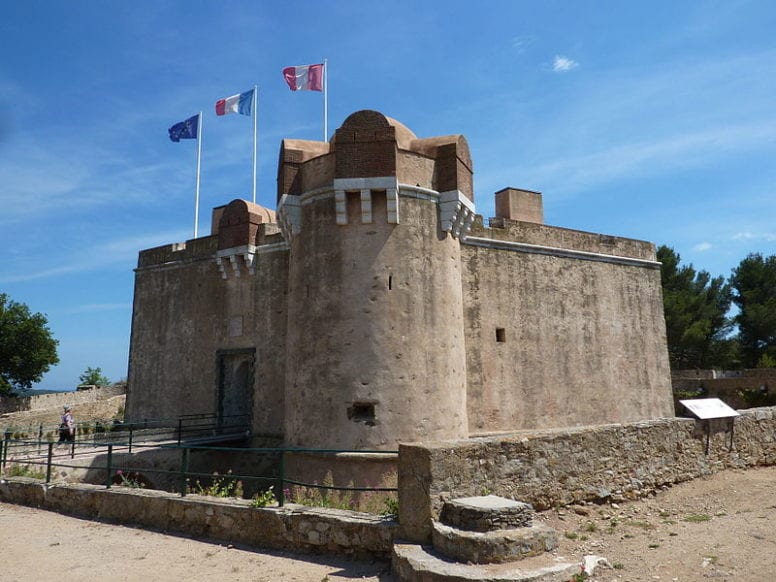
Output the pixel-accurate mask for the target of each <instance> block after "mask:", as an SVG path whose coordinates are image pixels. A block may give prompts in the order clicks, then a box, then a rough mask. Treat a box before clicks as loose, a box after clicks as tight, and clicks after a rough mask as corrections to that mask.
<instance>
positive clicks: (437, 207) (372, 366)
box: [127, 111, 673, 450]
mask: <svg viewBox="0 0 776 582" xmlns="http://www.w3.org/2000/svg"><path fill="white" fill-rule="evenodd" d="M543 220H544V216H543V210H542V206H541V195H540V194H538V193H536V192H530V191H527V190H517V189H511V188H508V189H504V190H502V191H500V192H499V193H498V194H497V217H496V218H494V219H492V220H491V223H490V226H489V227H487V226H485V224H484V223H483V221H482V218H481V217H479V216H477V215H476V214H475V205H474V187H473V165H472V159H471V155H470V153H469V148H468V145H467V142H466V140H465V138H464V137H463V136H460V135H452V136H444V137H433V138H417V137H416V136H415V135H414V134H413V133H412V132H411V131H410V130H409V129H408V128H406V127H405V126H403V125H402V124H401V123H399V122H397V121H395V120H392V119H390V118H387V117H385V116H383V115H382V114H380V113H377V112H374V111H361V112H357V113H354V114H353V115H351V116H350V117H348V118H347V119H346V120H345V122H344V123H343V125H342V126H341V127H340V128H339V129H338V130H337V131H336V133H335V135H334V137H333V138H332V140H331V141H330V142H328V143H324V142H311V141H302V140H284V141H283V144H282V146H281V149H280V160H279V166H278V211H277V216H275V213H274V212H272V211H269V210H267V209H264V208H261V207H259V206H256V205H254V204H250V203H248V202H244V201H241V200H235V201H233V202H231V203H230V204H229V205H228V206H226V207H221V208H218V209H216V210H215V212H214V218H213V227H212V233H211V234H210V235H209V236H205V237H201V238H198V239H196V240H190V241H187V242H186V243H178V244H174V245H168V246H164V247H160V248H156V249H150V250H146V251H142V252H141V253H140V258H139V261H138V268H137V270H136V283H135V300H134V313H133V327H132V340H131V351H130V363H129V378H128V382H129V390H128V396H127V417H128V419H129V420H136V419H142V418H145V417H149V418H150V417H154V418H158V417H175V416H177V415H179V414H187V413H203V412H217V413H218V414H220V415H222V416H229V415H233V414H248V415H249V416H250V419H251V424H252V428H253V431H254V434H257V435H262V436H272V437H275V438H277V439H278V440H279V441H280V442H282V443H284V444H287V445H293V446H302V447H325V448H338V449H378V450H391V449H395V448H396V447H397V444H398V442H400V441H419V440H420V441H425V440H441V439H462V438H468V437H470V436H475V435H484V434H488V433H492V432H500V431H512V430H516V429H525V428H552V427H564V426H578V425H583V424H584V425H586V424H595V423H606V422H628V421H637V420H644V419H653V418H659V417H664V416H672V415H673V406H672V399H671V387H670V379H669V368H668V357H667V351H666V345H665V325H664V320H663V310H662V299H661V289H660V271H659V263H657V262H656V258H655V248H654V245H652V244H651V243H646V242H642V241H636V240H630V239H624V238H617V237H612V236H604V235H598V234H592V233H586V232H580V231H573V230H568V229H563V228H557V227H551V226H547V225H545V224H543Z"/></svg>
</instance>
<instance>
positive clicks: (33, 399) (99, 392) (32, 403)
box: [0, 384, 127, 414]
mask: <svg viewBox="0 0 776 582" xmlns="http://www.w3.org/2000/svg"><path fill="white" fill-rule="evenodd" d="M126 393H127V388H126V386H125V385H123V384H122V385H119V386H98V387H97V388H92V389H90V390H77V391H75V392H59V393H57V394H41V395H39V396H26V397H9V396H0V414H8V413H9V412H21V411H26V410H46V409H51V408H61V407H62V406H64V405H66V404H67V405H70V406H74V407H75V406H77V405H79V404H85V403H88V402H95V401H97V400H104V399H106V398H111V397H113V396H121V395H123V394H126Z"/></svg>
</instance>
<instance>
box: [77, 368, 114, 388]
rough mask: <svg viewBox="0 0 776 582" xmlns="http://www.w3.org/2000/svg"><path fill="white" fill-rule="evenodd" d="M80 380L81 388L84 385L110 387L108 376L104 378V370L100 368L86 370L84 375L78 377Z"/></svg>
mask: <svg viewBox="0 0 776 582" xmlns="http://www.w3.org/2000/svg"><path fill="white" fill-rule="evenodd" d="M78 380H79V381H80V383H81V386H83V385H84V384H93V385H95V386H108V385H110V380H108V378H107V377H106V376H103V374H102V369H100V368H86V370H84V373H83V374H81V375H80V376H78Z"/></svg>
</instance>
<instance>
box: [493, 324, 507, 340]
mask: <svg viewBox="0 0 776 582" xmlns="http://www.w3.org/2000/svg"><path fill="white" fill-rule="evenodd" d="M496 341H497V342H499V343H501V342H505V341H507V332H506V330H505V329H504V328H503V327H497V328H496Z"/></svg>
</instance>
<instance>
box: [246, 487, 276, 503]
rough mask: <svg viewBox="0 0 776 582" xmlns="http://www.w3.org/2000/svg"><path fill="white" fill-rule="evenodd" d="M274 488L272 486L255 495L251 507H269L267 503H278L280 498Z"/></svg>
mask: <svg viewBox="0 0 776 582" xmlns="http://www.w3.org/2000/svg"><path fill="white" fill-rule="evenodd" d="M272 489H273V488H272V487H271V486H270V488H269V489H267V490H266V491H262V492H261V493H257V494H256V495H254V496H253V499H251V507H267V505H274V504H275V503H277V502H278V500H277V498H276V497H275V492H274V491H273V490H272Z"/></svg>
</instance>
